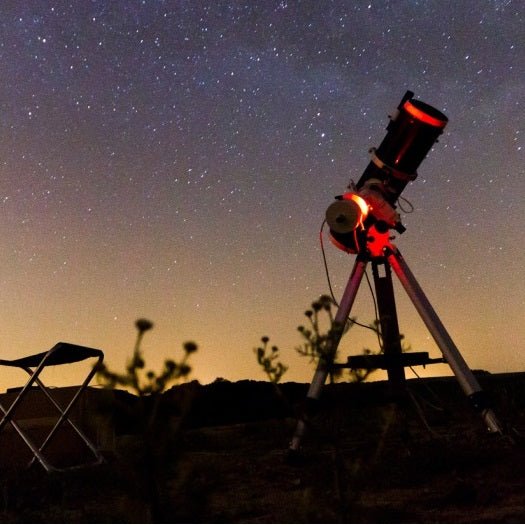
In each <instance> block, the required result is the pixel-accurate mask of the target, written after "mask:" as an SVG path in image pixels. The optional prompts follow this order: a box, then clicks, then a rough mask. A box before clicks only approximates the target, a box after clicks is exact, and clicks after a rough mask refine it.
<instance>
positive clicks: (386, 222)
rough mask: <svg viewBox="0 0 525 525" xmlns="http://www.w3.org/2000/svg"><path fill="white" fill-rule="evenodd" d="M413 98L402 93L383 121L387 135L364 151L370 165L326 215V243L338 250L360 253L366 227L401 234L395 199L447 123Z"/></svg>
mask: <svg viewBox="0 0 525 525" xmlns="http://www.w3.org/2000/svg"><path fill="white" fill-rule="evenodd" d="M413 96H414V93H413V92H412V91H407V92H406V93H405V95H404V97H403V98H402V99H401V102H400V104H399V106H398V107H397V110H396V112H395V114H394V115H392V116H390V117H389V118H390V122H389V124H388V126H387V128H386V129H387V134H386V136H385V138H384V139H383V141H382V142H381V144H380V145H379V147H378V148H377V149H376V148H371V149H370V155H371V161H370V163H369V164H368V166H367V168H366V169H365V171H364V172H363V174H362V175H361V178H360V179H359V181H358V182H357V184H354V183H353V182H352V183H351V185H350V186H349V190H350V191H348V192H346V193H344V194H343V195H340V196H338V197H336V201H335V202H334V203H332V204H331V205H330V206H329V207H328V209H327V211H326V222H327V223H328V226H329V227H330V234H331V237H332V241H333V242H334V244H335V245H336V246H337V247H338V248H340V249H342V250H344V251H347V252H349V253H358V252H360V251H362V250H363V249H364V247H365V246H366V238H367V230H368V229H369V228H370V227H371V226H372V225H374V226H375V228H376V229H377V230H378V231H388V230H389V229H394V230H396V231H397V232H399V233H403V232H404V231H405V227H404V226H403V225H402V224H401V218H400V216H399V213H398V212H397V211H396V203H397V200H398V199H399V197H400V195H401V193H402V192H403V190H404V189H405V186H406V185H407V184H408V183H409V182H410V181H413V180H415V179H416V177H417V171H416V170H417V168H418V167H419V165H420V164H421V162H422V161H423V159H424V158H425V157H426V155H427V153H428V152H429V151H430V149H431V148H432V146H433V144H434V143H435V142H436V141H437V138H438V137H439V135H441V133H443V129H444V128H445V126H446V125H447V122H448V118H447V117H446V116H445V115H444V114H443V113H441V111H438V110H437V109H436V108H434V107H432V106H430V105H428V104H426V103H425V102H421V101H420V100H416V99H414V98H413Z"/></svg>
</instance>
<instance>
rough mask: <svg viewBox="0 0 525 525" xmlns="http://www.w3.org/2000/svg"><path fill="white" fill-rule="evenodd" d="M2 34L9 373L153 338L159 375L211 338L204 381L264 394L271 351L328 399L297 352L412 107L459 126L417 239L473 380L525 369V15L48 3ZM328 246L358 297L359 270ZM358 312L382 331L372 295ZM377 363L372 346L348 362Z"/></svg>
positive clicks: (368, 7)
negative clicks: (51, 351) (329, 234)
mask: <svg viewBox="0 0 525 525" xmlns="http://www.w3.org/2000/svg"><path fill="white" fill-rule="evenodd" d="M0 20H1V34H0V79H1V82H0V109H1V112H0V126H1V140H0V170H1V171H0V199H1V204H2V205H1V208H0V217H1V220H2V233H3V235H2V244H3V248H2V250H1V255H0V262H1V265H0V268H1V284H2V287H1V294H0V314H1V318H2V324H3V327H4V328H3V333H2V352H3V355H4V356H5V357H7V358H14V357H18V356H21V355H24V354H26V353H28V352H33V351H34V352H36V351H42V350H44V349H46V348H49V347H51V346H52V345H53V344H54V343H55V342H57V341H59V340H65V341H71V342H75V343H78V344H85V345H88V346H94V347H99V348H102V349H103V350H104V351H105V353H106V359H107V362H108V364H109V365H110V366H112V367H114V368H119V367H122V366H123V364H124V363H125V360H126V356H127V355H129V353H130V352H131V350H132V345H133V341H134V327H133V322H134V320H135V319H136V318H138V317H147V318H149V319H151V320H152V321H154V323H155V328H154V330H153V331H152V332H150V333H148V335H147V337H146V339H145V341H144V351H145V355H146V360H147V362H148V363H149V364H151V365H152V366H153V367H154V368H155V367H157V366H160V362H161V361H162V359H163V358H165V357H168V356H172V357H176V356H177V355H180V351H181V344H182V342H183V341H186V340H194V341H196V342H197V344H198V345H199V351H198V353H197V354H196V355H195V356H192V364H193V365H194V373H193V377H196V378H198V379H199V380H201V381H202V382H208V381H212V380H213V379H215V378H216V377H223V378H228V379H232V380H237V379H241V378H254V379H263V378H264V376H263V375H262V373H261V372H260V370H259V369H258V367H257V364H256V361H255V357H254V353H253V348H254V347H255V346H257V345H258V344H259V340H260V337H261V336H263V335H267V336H269V337H270V341H271V343H273V344H276V345H278V346H279V348H280V349H281V355H282V359H283V361H285V362H286V363H287V364H288V365H290V370H289V372H288V373H287V375H286V376H285V378H287V379H289V380H299V381H309V380H310V375H311V365H310V364H309V363H308V362H306V360H304V359H302V358H300V357H299V356H297V355H296V352H295V350H294V347H295V346H296V345H297V344H299V343H300V338H299V334H298V333H297V331H296V327H297V326H298V325H299V324H302V323H303V322H304V321H305V318H304V316H303V312H304V310H305V309H306V308H307V307H308V306H309V305H310V303H311V302H312V301H313V300H314V299H316V298H317V297H318V296H319V295H320V294H323V293H327V291H328V288H327V283H326V276H325V271H324V267H323V263H322V258H321V252H320V247H319V239H318V233H319V228H320V226H321V222H322V220H323V218H324V213H325V210H326V208H327V207H328V206H329V205H330V203H331V202H332V200H333V197H334V196H335V195H338V194H340V193H341V192H342V191H344V189H345V187H346V185H347V184H348V183H349V181H350V179H354V180H357V179H358V178H359V176H360V175H361V173H362V171H363V169H364V168H365V167H366V165H367V164H368V162H369V158H368V149H369V148H370V147H372V146H378V145H379V143H380V142H381V140H382V139H383V137H384V134H385V126H386V124H387V123H388V115H389V114H390V113H391V112H392V111H393V110H394V109H395V107H396V106H397V104H398V103H399V101H400V99H401V97H402V96H403V94H404V93H405V91H406V90H408V89H410V90H412V91H414V92H415V97H416V98H419V99H421V100H423V101H425V102H427V103H429V104H431V105H433V106H435V107H436V108H438V109H439V110H440V111H443V112H444V113H445V114H446V115H447V116H448V118H449V121H450V122H449V124H448V126H447V127H446V129H445V132H444V134H443V135H442V136H441V137H440V140H439V142H438V143H437V144H436V145H435V146H434V147H433V149H432V150H431V152H430V153H429V155H428V157H427V159H426V160H425V161H424V162H423V163H422V164H421V166H420V168H419V175H418V178H417V179H416V180H415V181H414V182H413V183H411V184H410V185H409V186H408V187H407V188H406V190H405V192H404V194H403V197H404V198H406V199H407V200H408V201H409V202H410V203H411V204H412V206H413V208H414V211H413V213H411V214H404V213H402V216H403V222H404V223H405V225H406V226H407V232H406V233H404V234H403V235H402V236H398V238H397V239H396V241H395V242H396V243H397V245H398V246H399V248H400V249H401V251H402V252H403V254H404V256H405V258H406V260H407V262H408V264H409V265H410V267H411V269H412V271H413V272H414V274H415V275H416V277H417V278H418V280H419V282H420V284H421V285H422V286H423V288H424V290H425V292H426V293H427V295H428V297H429V299H430V301H431V302H432V304H433V305H434V308H435V309H436V310H437V312H438V314H439V315H440V316H441V318H442V320H443V322H444V323H445V325H446V326H447V328H448V330H449V331H450V333H451V335H452V337H453V339H454V340H455V342H456V343H457V345H458V347H459V348H460V351H461V352H462V354H463V356H464V357H465V358H466V360H467V362H468V363H469V365H471V367H473V368H484V369H487V370H490V371H507V370H518V369H522V357H521V353H522V351H523V349H524V340H525V332H524V324H523V313H524V301H525V293H524V292H525V288H524V278H523V277H524V275H523V268H522V267H523V256H522V253H523V249H522V247H521V246H520V244H521V243H520V239H522V236H523V235H522V222H523V196H524V194H525V192H524V190H525V182H524V180H525V179H524V174H525V173H524V164H525V163H524V155H525V151H524V134H525V129H524V124H523V121H524V116H525V115H524V110H523V105H524V92H525V90H524V82H523V79H524V78H525V51H524V48H523V46H524V42H525V30H524V27H525V20H524V16H523V9H522V5H521V3H520V2H513V1H511V0H507V1H494V0H491V1H488V0H481V1H478V2H475V6H474V3H471V2H448V1H440V0H435V1H431V0H420V1H415V0H413V1H405V0H400V1H396V2H393V1H392V2H389V1H386V0H385V1H381V2H379V1H369V2H359V1H354V2H350V1H347V2H345V1H326V2H318V1H314V0H311V1H297V2H292V1H290V2H285V1H280V2H275V1H270V0H268V1H267V0H265V1H253V2H242V1H239V2H226V1H224V2H222V1H221V2H202V1H192V2H190V1H182V0H181V1H171V2H170V1H161V0H158V1H154V0H150V1H146V0H144V1H121V0H116V1H111V2H109V1H105V2H103V1H89V2H88V1H83V0H78V1H77V2H52V1H34V0H31V1H30V0H27V1H24V2H2V4H1V5H0ZM406 208H409V206H406ZM325 244H326V246H325V247H326V250H327V258H328V267H329V272H330V277H331V279H332V280H333V283H334V290H335V294H336V296H337V297H340V295H341V294H342V290H343V289H344V285H345V284H346V279H347V278H348V275H349V272H350V269H351V267H352V263H353V257H352V256H349V255H346V254H344V253H342V252H338V251H337V249H336V248H335V247H333V246H331V245H330V244H329V243H328V242H327V243H325ZM396 286H397V285H396ZM396 298H397V299H398V311H399V312H398V313H399V319H400V328H401V331H402V332H403V334H405V337H406V340H407V342H409V343H410V344H411V345H412V348H413V349H414V350H425V351H429V352H430V353H431V355H432V356H437V355H439V352H438V350H437V349H436V347H435V345H434V343H433V342H432V340H431V338H430V336H429V334H428V333H427V332H426V330H425V328H424V327H423V325H422V323H421V321H420V320H419V319H418V317H417V315H416V314H415V312H414V309H413V308H412V305H411V304H410V303H409V302H408V300H407V299H406V298H405V296H404V292H403V290H401V289H399V290H398V289H397V288H396ZM352 315H355V316H357V318H358V320H361V321H362V322H364V323H369V322H371V321H372V319H373V315H374V313H373V302H372V299H371V297H370V292H369V291H368V289H365V287H363V289H362V290H360V292H359V297H358V300H357V302H356V305H355V308H354V310H353V312H352ZM365 346H366V347H369V348H371V349H372V350H375V349H376V347H377V341H376V340H375V338H374V336H373V334H369V333H368V332H367V331H366V330H363V329H359V328H357V327H355V328H352V329H351V331H350V332H349V334H348V336H347V337H346V338H345V340H344V342H343V345H342V352H343V355H345V354H355V353H360V352H361V351H362V349H363V347H365ZM446 372H447V368H446V367H444V366H443V367H442V368H439V367H437V368H436V371H435V372H433V371H430V370H427V371H426V373H446ZM422 373H425V371H423V372H422ZM62 379H63V378H61V377H58V376H57V377H55V378H54V380H55V381H56V383H60V382H61V381H62Z"/></svg>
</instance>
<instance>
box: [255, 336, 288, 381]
mask: <svg viewBox="0 0 525 525" xmlns="http://www.w3.org/2000/svg"><path fill="white" fill-rule="evenodd" d="M261 341H262V346H260V347H258V348H256V349H255V353H256V355H257V362H258V363H259V364H260V365H261V367H262V369H263V370H264V373H265V374H266V375H267V376H268V379H269V380H270V381H271V382H272V383H274V384H277V383H278V382H279V381H280V380H281V378H282V377H283V375H284V373H285V372H286V371H287V370H288V367H287V366H286V365H284V364H283V363H281V362H280V361H277V362H276V359H279V348H278V347H277V346H272V347H271V349H270V350H269V349H268V342H269V341H270V338H269V337H267V336H264V337H261Z"/></svg>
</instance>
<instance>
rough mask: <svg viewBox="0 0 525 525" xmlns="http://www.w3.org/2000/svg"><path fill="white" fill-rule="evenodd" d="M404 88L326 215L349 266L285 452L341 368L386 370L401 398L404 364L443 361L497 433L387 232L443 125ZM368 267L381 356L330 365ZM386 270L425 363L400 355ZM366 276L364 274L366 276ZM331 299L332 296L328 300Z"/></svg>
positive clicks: (295, 446)
mask: <svg viewBox="0 0 525 525" xmlns="http://www.w3.org/2000/svg"><path fill="white" fill-rule="evenodd" d="M413 97H414V93H413V92H412V91H407V92H406V93H405V95H404V96H403V98H402V100H401V102H400V104H399V106H398V107H397V111H396V112H395V114H394V115H392V116H391V117H390V122H389V124H388V126H387V128H386V129H387V134H386V136H385V138H384V139H383V141H382V142H381V144H380V145H379V147H378V148H377V149H376V148H372V149H371V150H370V155H371V160H370V163H369V164H368V166H367V167H366V169H365V171H364V172H363V174H362V176H361V178H360V179H359V180H358V182H357V184H356V183H353V182H351V184H350V186H349V187H348V190H349V191H346V192H345V193H343V194H342V195H339V196H338V197H336V198H335V199H336V200H335V202H333V203H332V204H331V205H330V206H329V207H328V209H327V210H326V223H327V224H328V226H329V228H330V238H331V240H332V242H333V243H334V244H335V245H336V246H337V247H338V248H339V249H341V250H343V251H345V252H347V253H350V254H356V258H355V262H354V266H353V268H352V271H351V273H350V276H349V278H348V282H347V285H346V287H345V290H344V293H343V296H342V297H341V299H340V301H339V303H338V308H337V312H336V315H335V317H334V320H333V323H332V328H331V330H330V339H329V342H328V345H327V348H326V349H325V352H323V355H321V356H319V360H318V363H317V368H316V371H315V374H314V377H313V379H312V382H311V383H310V387H309V389H308V393H307V396H306V400H305V405H304V410H303V413H302V415H301V416H300V417H299V419H298V421H297V426H296V430H295V433H294V436H293V438H292V441H291V443H290V449H289V451H290V453H292V454H295V453H297V452H298V451H299V448H300V445H301V442H302V439H303V436H304V434H305V432H306V428H307V426H308V425H310V424H311V422H312V418H313V417H314V416H315V413H316V412H317V410H318V408H317V407H318V406H319V398H320V396H321V391H322V389H323V385H324V384H325V382H326V379H327V377H328V375H329V374H330V373H331V371H333V370H334V369H341V368H351V369H352V368H353V369H355V368H368V369H371V370H373V369H376V368H382V369H384V370H386V371H387V374H388V381H389V383H390V386H391V387H392V392H393V393H394V397H396V398H399V399H403V398H405V397H406V384H405V372H404V369H405V367H412V366H418V365H422V366H425V365H427V364H432V363H437V362H442V363H443V362H444V363H447V364H448V365H449V367H450V368H451V370H452V372H453V373H454V375H455V376H456V379H457V380H458V383H459V385H460V386H461V388H462V390H463V392H464V393H465V394H466V396H467V397H468V399H469V400H470V402H471V404H472V406H473V407H474V408H475V409H476V410H477V411H478V412H479V413H480V414H481V416H482V418H483V421H484V423H485V425H486V428H487V429H488V430H489V431H490V432H493V433H499V434H502V433H503V428H502V426H501V424H500V422H499V421H498V418H497V417H496V415H495V413H494V411H493V410H492V407H491V403H490V400H489V399H488V396H487V395H486V393H485V392H484V391H483V390H482V388H481V386H480V384H479V383H478V381H477V379H476V377H475V376H474V374H473V372H472V370H471V369H470V368H469V367H468V365H467V363H466V362H465V360H464V359H463V356H462V355H461V353H460V352H459V350H458V348H457V347H456V345H455V344H454V342H453V340H452V338H451V337H450V335H449V333H448V332H447V330H446V328H445V326H444V325H443V323H442V322H441V320H440V318H439V317H438V315H437V313H436V312H435V310H434V308H433V307H432V305H431V303H430V301H429V300H428V298H427V297H426V295H425V293H424V291H423V289H422V288H421V286H420V285H419V283H418V282H417V280H416V278H415V276H414V274H413V273H412V272H411V270H410V268H409V267H408V264H407V263H406V261H405V259H404V257H403V256H402V255H401V253H400V251H399V249H398V248H397V246H396V245H395V244H393V243H392V240H393V236H391V231H390V230H395V231H396V232H398V233H403V232H404V231H405V227H404V226H403V224H402V223H401V218H400V215H399V213H398V212H397V209H396V207H397V206H398V205H399V203H398V201H399V199H400V197H401V193H402V192H403V190H404V189H405V187H406V185H407V184H408V183H409V182H411V181H413V180H415V179H416V177H417V169H418V167H419V165H420V164H421V162H422V161H423V159H424V158H425V157H426V155H427V153H428V152H429V151H430V149H431V148H432V146H433V145H434V143H435V142H436V141H437V139H438V137H439V135H441V133H443V129H444V128H445V126H446V125H447V122H448V118H447V117H446V116H445V115H444V114H443V113H441V111H438V110H437V109H436V108H434V107H432V106H430V105H428V104H426V103H425V102H422V101H420V100H416V99H414V98H413ZM369 263H370V264H371V266H372V273H373V278H374V285H375V292H376V293H375V297H376V303H377V304H376V306H377V317H378V319H377V320H378V321H379V327H380V329H379V332H378V334H379V336H380V337H379V339H380V346H381V349H380V350H381V354H375V355H366V356H363V355H361V356H350V357H348V360H347V363H335V362H334V360H335V357H336V352H337V348H338V346H339V343H340V341H341V338H342V336H343V334H344V333H345V331H346V330H345V327H346V326H347V323H348V322H349V320H350V313H351V311H352V307H353V305H354V301H355V298H356V295H357V292H358V290H359V286H360V284H361V281H362V279H363V276H364V275H365V272H366V268H367V265H368V264H369ZM392 271H393V272H394V274H395V275H396V276H397V277H398V279H399V282H400V283H401V285H402V287H403V288H404V289H405V291H406V293H407V295H408V297H409V298H410V300H411V302H412V303H413V305H414V307H415V308H416V310H417V312H418V313H419V315H420V317H421V319H422V320H423V322H424V323H425V325H426V327H427V329H428V330H429V332H430V334H431V335H432V337H433V338H434V340H435V342H436V344H437V346H438V347H439V349H440V350H441V353H442V356H443V357H442V358H437V359H431V358H430V357H429V355H428V353H427V352H407V353H404V352H403V349H402V347H401V337H402V336H401V335H400V332H399V325H398V320H397V311H396V304H395V298H394V287H393V283H392ZM367 278H368V276H367ZM334 302H335V299H334Z"/></svg>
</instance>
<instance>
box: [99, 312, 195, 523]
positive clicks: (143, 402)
mask: <svg viewBox="0 0 525 525" xmlns="http://www.w3.org/2000/svg"><path fill="white" fill-rule="evenodd" d="M135 327H136V329H137V339H136V342H135V347H134V350H133V353H132V356H131V358H130V359H129V360H128V363H127V365H126V368H125V371H124V372H123V373H118V372H114V371H112V370H110V369H109V368H108V367H107V366H106V365H102V366H99V368H98V370H97V378H98V379H99V381H100V383H101V384H102V385H103V386H104V387H105V388H110V389H114V388H116V387H122V388H124V389H126V390H128V391H130V392H132V393H133V394H136V395H137V396H138V401H137V403H134V404H133V406H131V407H130V406H129V405H124V404H123V403H119V402H118V401H117V400H115V406H114V407H113V410H114V411H119V412H122V411H124V412H127V417H128V418H129V419H130V420H131V421H132V423H131V424H132V427H133V428H134V429H136V438H135V439H134V440H133V441H132V445H131V446H128V449H127V450H123V451H121V454H122V457H121V459H122V460H123V461H124V462H125V463H126V464H127V468H129V469H131V470H130V472H132V473H133V474H134V476H133V477H134V479H135V482H136V486H137V491H138V494H139V495H140V497H142V498H143V499H144V502H145V504H146V505H147V508H148V509H149V517H150V519H151V521H152V522H159V521H162V520H163V518H164V517H163V516H162V510H161V509H162V505H161V499H162V492H163V491H164V490H165V486H164V481H165V479H164V478H165V476H166V473H167V471H166V468H167V465H168V463H171V465H172V468H173V467H174V460H175V458H176V457H177V455H178V451H177V443H178V438H179V434H180V430H181V427H182V421H183V420H184V416H186V415H187V414H188V413H189V410H190V408H191V398H190V399H186V400H185V401H184V403H183V404H184V406H175V405H174V403H173V402H172V400H171V399H166V398H165V396H163V394H164V392H165V390H166V389H167V387H168V386H171V385H174V384H178V383H180V382H181V381H183V380H185V379H186V378H187V377H188V375H189V374H190V372H191V366H190V365H189V364H188V360H189V358H190V356H191V355H192V354H193V353H195V352H196V351H197V350H198V347H197V344H196V343H194V342H192V341H188V342H185V343H184V344H183V355H182V357H181V358H180V359H179V360H178V361H176V360H174V359H166V360H165V361H164V364H163V367H162V369H161V370H160V371H159V372H158V373H156V372H155V371H153V370H147V371H145V370H146V362H145V359H144V356H143V353H142V349H141V343H142V339H143V337H144V334H145V333H146V332H148V331H149V330H151V329H152V328H153V323H152V322H151V321H149V320H148V319H144V318H141V319H137V321H136V322H135Z"/></svg>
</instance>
